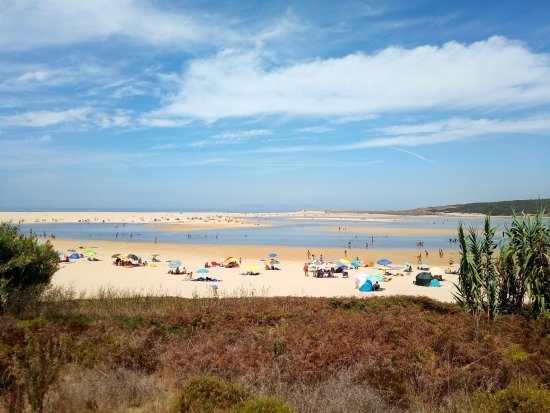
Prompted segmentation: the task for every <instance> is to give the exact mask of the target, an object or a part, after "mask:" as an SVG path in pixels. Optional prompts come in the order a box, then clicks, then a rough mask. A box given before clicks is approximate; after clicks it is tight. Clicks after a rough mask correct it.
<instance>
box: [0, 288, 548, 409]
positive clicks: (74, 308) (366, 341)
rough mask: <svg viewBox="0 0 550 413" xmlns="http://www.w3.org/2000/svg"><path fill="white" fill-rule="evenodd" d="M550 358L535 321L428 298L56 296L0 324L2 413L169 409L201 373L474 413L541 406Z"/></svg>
mask: <svg viewBox="0 0 550 413" xmlns="http://www.w3.org/2000/svg"><path fill="white" fill-rule="evenodd" d="M549 356H550V335H549V329H548V320H547V319H545V318H542V319H538V320H532V319H530V318H528V317H527V316H519V315H510V316H502V317H499V318H497V320H496V321H489V320H487V319H485V318H483V317H481V316H473V315H470V314H466V313H464V312H462V311H461V310H460V309H459V307H458V306H455V305H449V304H442V303H439V302H436V301H433V300H430V299H426V298H413V297H392V298H371V299H368V300H364V299H362V300H359V299H325V298H319V299H316V298H290V297H289V298H258V297H238V298H224V299H217V298H196V299H180V298H170V297H160V298H158V297H157V298H155V297H138V296H131V295H126V296H125V295H124V294H120V293H113V292H104V293H103V294H101V295H100V297H99V298H96V299H82V298H80V299H77V297H74V296H73V295H72V294H71V293H70V292H59V291H54V292H51V293H50V295H49V297H47V299H46V300H44V301H43V302H42V303H41V304H40V305H39V306H37V307H35V308H33V309H32V310H28V312H27V313H24V314H21V313H20V314H18V315H4V316H3V317H1V318H0V386H1V387H0V398H1V402H2V403H3V406H4V408H5V409H10V410H12V411H20V410H22V409H30V408H31V407H32V408H33V409H34V410H37V411H40V410H41V409H42V408H43V411H48V412H69V411H80V412H107V411H109V412H111V411H134V412H138V411H143V412H146V411H158V412H170V411H174V409H175V408H176V407H175V403H176V399H177V397H178V396H177V395H178V394H179V393H178V392H179V391H180V390H181V389H182V387H183V386H184V384H185V383H186V382H187V381H188V380H189V379H190V378H193V377H196V376H202V375H208V376H214V377H218V378H220V379H222V380H224V381H225V382H228V383H229V382H230V383H235V384H238V385H240V386H242V388H244V389H246V391H247V392H248V393H250V394H252V395H254V396H255V397H257V396H273V397H277V398H279V399H282V400H284V401H286V402H287V403H288V404H289V405H291V406H293V407H294V409H296V411H299V412H312V411H316V412H365V411H370V412H405V411H408V412H440V411H441V412H447V411H449V412H459V411H475V409H474V410H471V401H472V400H477V399H480V398H483V397H484V396H483V395H485V394H488V393H484V392H491V394H497V393H495V392H497V391H499V390H502V389H507V388H508V387H509V386H515V387H514V389H515V390H514V391H515V392H516V393H518V391H517V388H520V389H522V388H525V389H528V390H526V392H527V391H533V392H538V393H536V395H537V397H539V398H540V399H541V401H540V402H541V403H546V402H548V401H549V399H550V396H548V390H547V387H546V386H547V385H548V379H549V377H550V361H549V360H550V359H549ZM518 386H519V387H518ZM533 389H535V390H533ZM505 391H506V390H505ZM516 393H514V394H516ZM519 393H521V391H520V392H519ZM526 394H527V393H526ZM533 394H535V393H533ZM480 395H481V396H480ZM495 397H496V396H495ZM499 397H500V396H499ZM491 400H492V401H491V402H494V400H493V399H491ZM495 400H496V399H495ZM42 402H43V403H42ZM533 403H535V406H539V405H537V404H536V403H537V402H536V401H535V402H533ZM547 405H548V404H547ZM525 411H528V410H525Z"/></svg>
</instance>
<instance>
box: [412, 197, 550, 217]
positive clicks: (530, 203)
mask: <svg viewBox="0 0 550 413" xmlns="http://www.w3.org/2000/svg"><path fill="white" fill-rule="evenodd" d="M541 207H542V208H544V209H545V211H546V213H547V214H548V213H550V198H546V199H525V200H515V201H500V202H475V203H471V204H461V205H447V206H440V207H428V208H425V210H426V212H428V213H434V214H435V213H445V212H447V213H449V212H454V213H466V214H488V215H512V214H513V213H514V212H515V213H516V214H520V213H522V212H523V213H526V214H535V213H537V211H539V210H540V209H541ZM422 209H424V208H422Z"/></svg>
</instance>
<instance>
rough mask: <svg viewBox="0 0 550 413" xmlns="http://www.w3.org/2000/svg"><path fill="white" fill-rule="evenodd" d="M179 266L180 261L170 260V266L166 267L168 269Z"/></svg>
mask: <svg viewBox="0 0 550 413" xmlns="http://www.w3.org/2000/svg"><path fill="white" fill-rule="evenodd" d="M180 265H181V261H180V260H172V261H170V264H168V267H169V268H177V267H179V266H180Z"/></svg>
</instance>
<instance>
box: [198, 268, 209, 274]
mask: <svg viewBox="0 0 550 413" xmlns="http://www.w3.org/2000/svg"><path fill="white" fill-rule="evenodd" d="M209 272H210V271H208V270H207V269H206V268H199V269H198V270H197V271H196V273H197V274H208V273H209Z"/></svg>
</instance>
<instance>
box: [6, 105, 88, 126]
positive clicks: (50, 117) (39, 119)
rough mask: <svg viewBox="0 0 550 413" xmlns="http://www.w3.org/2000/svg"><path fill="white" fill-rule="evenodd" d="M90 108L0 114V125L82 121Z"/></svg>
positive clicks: (32, 124) (56, 123) (39, 124)
mask: <svg viewBox="0 0 550 413" xmlns="http://www.w3.org/2000/svg"><path fill="white" fill-rule="evenodd" d="M90 111H91V109H90V108H88V107H82V108H76V109H68V110H60V111H50V110H37V111H28V112H23V113H17V114H13V115H7V116H0V126H4V127H12V126H15V127H18V126H22V127H35V128H38V127H44V126H53V125H59V124H62V123H70V122H76V121H82V120H85V119H86V116H87V115H88V114H89V113H90Z"/></svg>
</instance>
